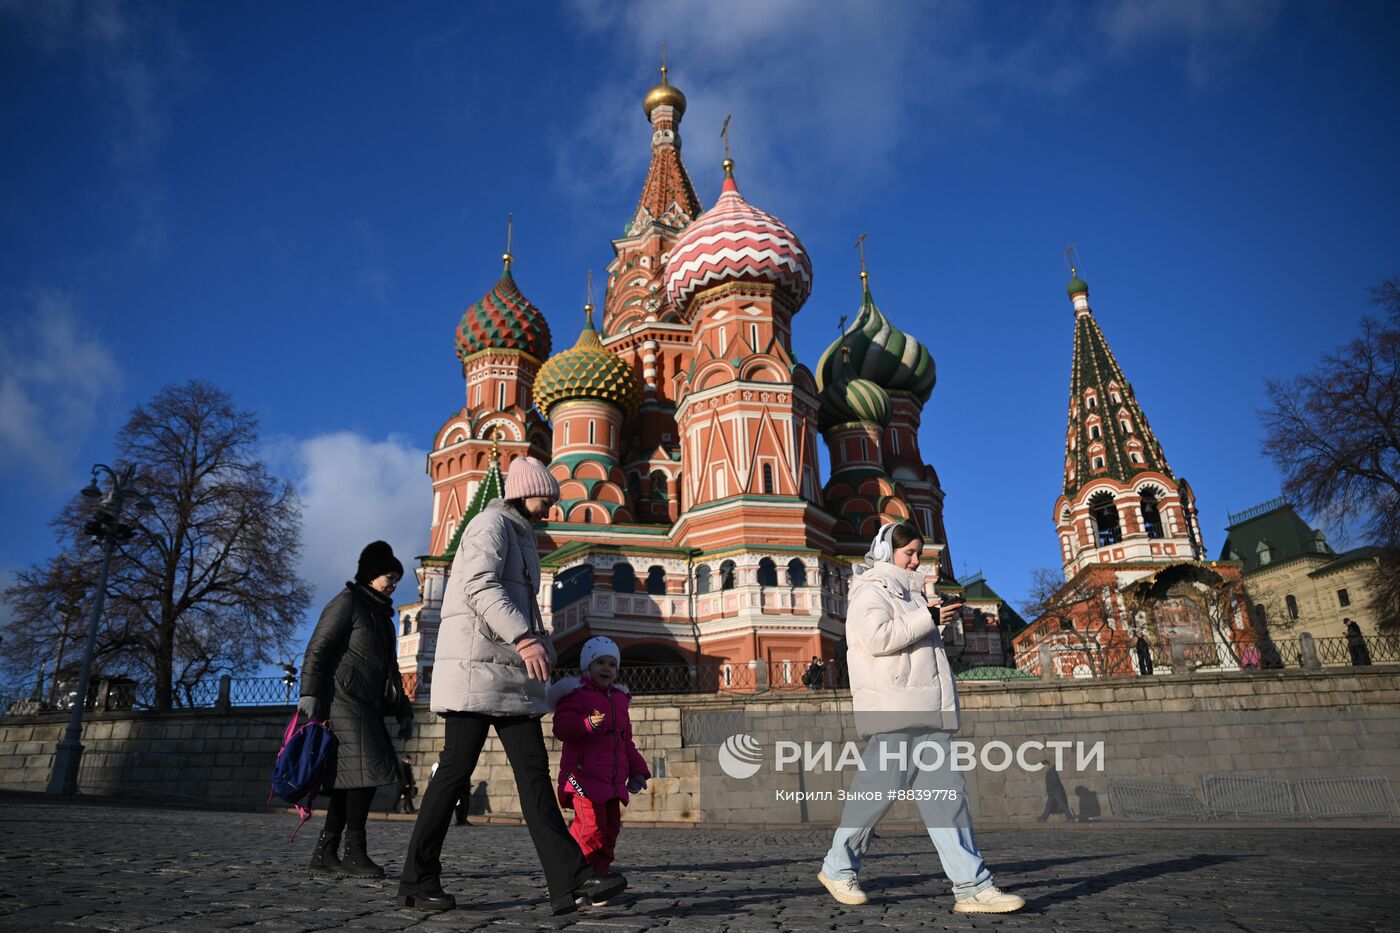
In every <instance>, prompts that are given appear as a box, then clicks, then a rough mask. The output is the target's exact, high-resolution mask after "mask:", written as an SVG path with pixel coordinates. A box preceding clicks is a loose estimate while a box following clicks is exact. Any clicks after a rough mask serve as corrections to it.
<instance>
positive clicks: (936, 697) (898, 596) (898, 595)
mask: <svg viewBox="0 0 1400 933" xmlns="http://www.w3.org/2000/svg"><path fill="white" fill-rule="evenodd" d="M921 579H922V574H921V573H919V572H918V571H916V572H914V573H912V574H911V573H909V572H908V571H904V570H900V569H899V568H897V567H895V565H894V564H892V563H889V562H888V561H881V562H880V563H877V564H875V566H873V567H871V568H870V569H868V570H866V571H865V572H864V573H861V574H859V575H858V576H856V578H855V579H854V580H853V581H852V583H851V594H850V604H849V607H848V608H847V611H846V642H847V651H846V661H847V664H848V666H849V668H850V675H851V699H852V705H853V706H854V707H855V714H856V729H857V731H859V732H860V734H861V735H862V736H870V735H873V734H875V733H877V732H894V731H897V730H900V729H922V730H927V731H933V730H938V731H945V732H954V731H956V730H957V728H958V691H957V687H956V686H955V685H954V683H953V671H952V668H951V667H949V665H948V655H947V653H946V652H945V651H944V650H943V639H942V638H940V637H939V634H938V625H937V622H936V620H935V619H934V616H933V614H932V613H931V612H930V611H929V608H928V603H927V601H926V600H925V599H924V596H923V593H922V592H921V591H920V589H919V581H920V580H921Z"/></svg>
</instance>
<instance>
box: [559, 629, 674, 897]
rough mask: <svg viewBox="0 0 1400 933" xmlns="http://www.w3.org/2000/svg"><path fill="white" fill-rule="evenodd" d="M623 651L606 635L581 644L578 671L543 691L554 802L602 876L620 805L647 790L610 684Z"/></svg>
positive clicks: (623, 710)
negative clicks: (553, 758) (569, 812)
mask: <svg viewBox="0 0 1400 933" xmlns="http://www.w3.org/2000/svg"><path fill="white" fill-rule="evenodd" d="M621 661H622V653H621V652H620V651H619V650H618V647H617V643H616V642H614V641H613V640H612V639H611V638H603V637H601V636H600V637H597V638H590V639H589V640H588V641H587V642H585V643H584V646H583V654H582V655H581V656H580V657H579V667H581V668H582V669H583V673H582V674H580V675H579V676H578V677H570V678H568V679H566V680H561V681H560V682H559V683H557V684H555V685H554V686H553V687H551V688H550V690H549V701H550V707H551V708H552V709H553V710H554V736H555V738H557V739H559V741H561V742H563V743H564V755H563V758H561V759H560V762H559V803H560V805H561V806H563V807H566V808H572V809H573V811H574V821H573V823H571V824H570V826H569V832H570V833H571V834H572V835H573V837H574V839H576V840H578V844H579V848H581V849H582V850H583V856H584V858H586V859H588V863H589V864H590V865H592V866H593V870H594V871H595V872H597V873H598V875H599V876H600V877H601V876H603V875H606V874H607V873H608V872H609V871H610V870H611V869H612V863H613V851H614V849H615V847H616V846H617V834H618V832H619V831H620V830H621V829H622V806H623V805H624V804H626V803H627V800H628V794H629V792H630V793H633V794H636V793H640V792H641V791H643V790H646V786H647V780H648V779H649V778H650V777H651V771H650V770H648V768H647V763H646V760H645V759H644V758H642V754H641V752H639V751H637V746H636V745H635V744H633V742H632V720H631V717H630V716H628V713H627V707H628V703H629V701H630V699H631V698H630V696H629V694H628V692H627V688H626V687H624V686H623V685H621V684H619V683H617V668H618V665H619V664H620V663H621Z"/></svg>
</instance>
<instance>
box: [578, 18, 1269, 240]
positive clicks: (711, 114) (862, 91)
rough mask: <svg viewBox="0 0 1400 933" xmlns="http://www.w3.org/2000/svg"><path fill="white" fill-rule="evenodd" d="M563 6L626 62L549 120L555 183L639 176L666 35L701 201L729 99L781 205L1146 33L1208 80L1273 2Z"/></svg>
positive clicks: (767, 197) (1057, 84) (1062, 93)
mask: <svg viewBox="0 0 1400 933" xmlns="http://www.w3.org/2000/svg"><path fill="white" fill-rule="evenodd" d="M571 12H572V15H573V18H574V20H575V21H576V22H577V23H578V25H579V26H580V28H582V29H583V30H584V31H585V32H587V33H590V34H592V35H594V36H596V37H597V38H598V39H599V40H600V43H601V44H602V45H603V46H604V48H601V49H600V50H599V52H598V54H597V56H596V57H597V59H598V60H599V61H607V62H618V61H621V62H628V63H630V67H628V68H626V69H625V73H624V74H616V71H614V72H613V74H615V75H616V76H615V77H614V78H612V79H611V80H609V79H608V78H606V77H603V78H601V79H600V78H599V75H598V74H597V73H594V74H590V75H589V76H588V80H589V81H590V82H596V88H595V90H594V92H593V94H592V95H591V96H590V98H589V99H588V101H587V103H586V104H585V106H584V107H582V108H581V110H580V112H579V113H578V114H577V117H576V119H577V124H578V125H577V126H576V127H575V128H573V129H572V130H571V131H570V132H568V133H564V134H561V135H560V138H561V140H566V141H565V142H561V143H560V146H559V150H558V152H557V153H556V181H557V183H558V184H559V185H560V187H562V188H563V189H565V190H566V192H567V193H568V194H570V195H571V196H573V197H574V198H575V199H576V200H577V201H578V202H579V204H580V206H582V207H584V208H592V207H594V206H595V205H596V203H597V199H598V195H597V193H596V192H598V191H600V190H601V191H610V190H615V186H619V185H621V186H628V185H631V186H635V187H638V188H640V176H641V174H642V172H643V171H644V170H645V165H646V162H647V160H648V159H649V157H650V150H649V147H648V144H647V141H648V138H649V133H648V130H647V127H646V124H645V121H644V118H643V115H642V108H641V91H642V89H644V88H646V87H649V86H650V85H651V84H653V83H655V81H656V70H655V69H656V66H657V65H658V64H659V58H660V50H661V45H662V43H663V41H664V42H667V43H668V45H669V50H670V64H671V69H672V70H671V77H672V81H673V83H674V84H676V85H677V86H678V87H680V88H681V89H682V90H683V91H684V92H685V94H686V97H687V102H688V106H687V110H686V114H685V117H684V119H683V122H682V126H681V135H682V137H683V140H684V144H685V146H686V163H687V165H688V166H689V168H690V169H691V171H692V172H693V173H694V174H695V175H697V176H698V178H699V180H700V181H699V185H698V187H699V189H700V192H699V193H700V195H701V199H702V202H704V203H706V204H709V203H711V202H712V201H713V199H714V197H715V195H716V190H715V189H716V182H717V175H718V171H717V166H718V164H719V160H720V158H721V157H722V146H721V143H720V139H719V136H718V133H719V128H720V124H721V122H722V121H723V119H724V116H725V114H733V117H734V119H733V122H732V124H731V130H732V133H731V137H732V140H733V146H734V158H735V160H736V162H737V163H738V179H739V184H740V187H741V188H742V189H743V190H744V192H745V194H746V196H748V197H749V198H750V199H751V200H753V201H754V202H755V203H757V204H759V205H760V206H763V207H766V208H767V209H769V210H773V211H776V212H777V213H779V214H780V215H781V214H783V213H784V211H787V212H793V211H794V210H807V211H811V210H825V211H832V210H840V209H841V208H843V207H845V206H846V205H845V204H842V203H841V199H845V200H847V201H850V202H852V203H858V199H859V198H860V197H861V196H862V194H863V193H864V192H867V191H869V190H871V189H872V188H875V187H879V186H880V185H881V184H882V183H885V182H888V181H889V180H890V177H891V173H892V172H893V171H894V170H895V166H896V165H897V164H899V163H900V162H901V161H904V160H902V159H899V158H896V155H897V153H898V152H899V151H900V150H901V149H908V148H910V147H922V148H927V147H941V146H955V145H958V144H959V142H960V141H961V140H962V139H964V138H965V137H967V136H968V135H969V134H976V133H978V132H981V131H984V130H985V129H987V128H989V127H995V126H996V125H997V124H998V123H999V121H1000V119H1001V117H1000V111H1001V110H1002V109H1003V108H1002V104H1003V103H1004V102H1005V101H1006V100H1007V99H1008V98H1010V97H1013V96H1014V97H1019V98H1024V99H1027V100H1031V101H1036V100H1063V99H1065V98H1067V97H1069V96H1070V95H1072V94H1073V93H1074V92H1076V91H1077V90H1078V89H1079V88H1080V87H1081V86H1082V85H1083V84H1084V82H1086V81H1087V80H1089V79H1090V77H1091V76H1093V75H1094V74H1095V73H1096V72H1101V71H1102V70H1103V69H1104V68H1105V67H1107V66H1108V65H1110V64H1111V63H1113V62H1114V61H1115V60H1117V59H1119V58H1121V56H1123V55H1125V54H1127V53H1128V52H1129V51H1130V50H1132V49H1135V48H1138V47H1139V46H1141V45H1144V44H1148V43H1159V44H1161V45H1162V46H1164V47H1165V49H1166V51H1167V53H1168V54H1172V53H1174V52H1175V51H1176V50H1177V49H1182V50H1184V51H1185V53H1186V56H1185V63H1184V65H1185V68H1186V71H1187V73H1188V75H1189V76H1190V77H1191V79H1192V81H1193V82H1195V83H1197V84H1201V83H1204V82H1205V81H1206V80H1207V79H1208V78H1209V77H1210V76H1212V75H1214V74H1216V73H1217V72H1218V71H1219V70H1220V69H1221V68H1223V67H1225V65H1226V64H1228V63H1229V61H1231V56H1232V55H1234V54H1236V53H1237V52H1238V51H1239V50H1240V49H1243V48H1247V47H1248V45H1249V43H1250V41H1251V40H1253V39H1254V38H1256V37H1257V36H1259V35H1261V34H1262V33H1263V32H1264V31H1265V30H1267V28H1268V27H1269V26H1270V25H1271V24H1272V22H1273V21H1274V19H1275V18H1276V15H1277V5H1276V4H1275V3H1274V2H1272V0H1220V2H1210V0H1145V2H1138V0H1112V2H1110V3H1107V4H1104V5H1100V6H1098V7H1097V8H1093V7H1090V8H1085V7H1084V6H1082V5H1078V4H1069V3H1048V4H1047V3H1041V4H1035V3H1032V4H1025V5H1021V6H1014V7H1012V6H1007V5H1004V4H976V3H972V2H969V0H944V2H885V3H880V4H872V3H867V2H862V0H825V2H823V3H821V4H813V3H808V2H804V0H765V2H760V3H754V2H752V0H670V2H668V3H665V4H656V3H652V2H649V0H625V2H615V0H606V2H605V0H573V3H572V4H571ZM813 192H820V193H821V197H820V198H819V199H816V202H819V203H814V199H813V198H812V196H811V195H812V193H813Z"/></svg>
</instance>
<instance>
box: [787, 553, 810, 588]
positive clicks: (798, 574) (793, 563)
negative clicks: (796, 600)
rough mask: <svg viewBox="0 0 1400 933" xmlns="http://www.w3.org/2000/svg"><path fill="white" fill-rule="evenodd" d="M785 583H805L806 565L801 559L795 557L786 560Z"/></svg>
mask: <svg viewBox="0 0 1400 933" xmlns="http://www.w3.org/2000/svg"><path fill="white" fill-rule="evenodd" d="M787 584H788V586H806V585H807V565H806V564H804V563H802V561H800V560H798V559H797V558H796V557H794V558H793V559H792V560H790V561H788V565H787Z"/></svg>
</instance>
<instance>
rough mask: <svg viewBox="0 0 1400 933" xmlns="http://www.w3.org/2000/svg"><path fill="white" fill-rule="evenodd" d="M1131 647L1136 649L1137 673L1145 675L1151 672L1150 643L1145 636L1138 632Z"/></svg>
mask: <svg viewBox="0 0 1400 933" xmlns="http://www.w3.org/2000/svg"><path fill="white" fill-rule="evenodd" d="M1133 647H1134V648H1135V649H1136V651H1137V659H1138V674H1140V675H1141V676H1143V677H1146V676H1148V675H1149V674H1151V673H1152V645H1151V644H1150V643H1148V641H1147V636H1145V635H1143V634H1142V633H1141V632H1138V637H1137V641H1136V642H1135V643H1134V645H1133Z"/></svg>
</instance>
